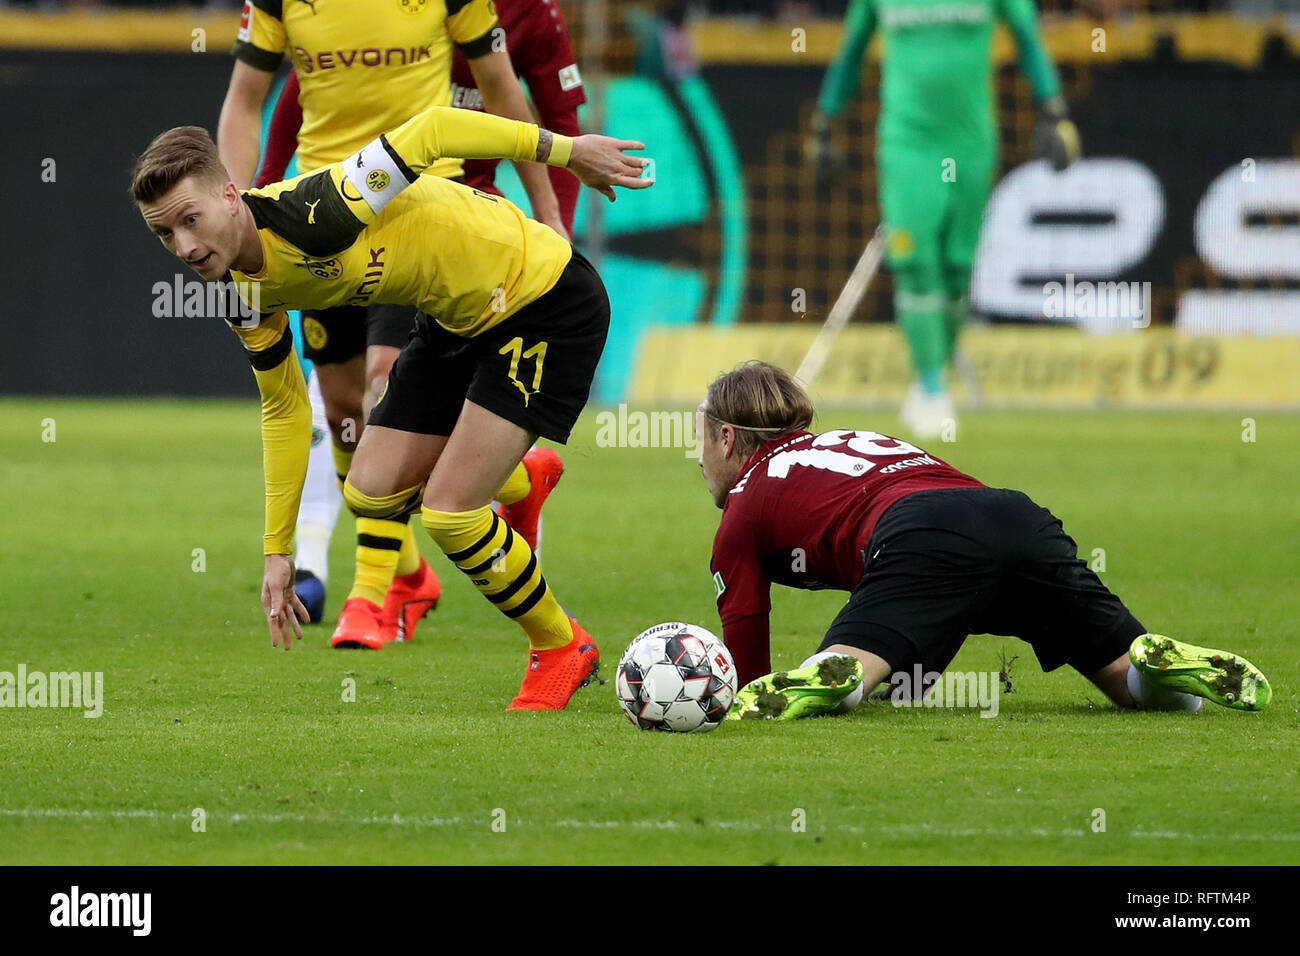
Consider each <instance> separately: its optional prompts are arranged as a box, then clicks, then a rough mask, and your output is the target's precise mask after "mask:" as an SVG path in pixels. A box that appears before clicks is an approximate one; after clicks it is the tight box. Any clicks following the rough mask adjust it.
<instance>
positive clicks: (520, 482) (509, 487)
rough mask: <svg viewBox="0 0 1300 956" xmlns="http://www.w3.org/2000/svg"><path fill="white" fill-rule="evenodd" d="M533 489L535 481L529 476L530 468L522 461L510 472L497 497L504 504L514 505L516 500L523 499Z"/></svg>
mask: <svg viewBox="0 0 1300 956" xmlns="http://www.w3.org/2000/svg"><path fill="white" fill-rule="evenodd" d="M532 490H533V481H532V479H531V478H529V477H528V469H527V468H525V467H524V463H523V462H522V461H521V462H520V463H519V464H517V465H515V470H514V471H512V472H510V477H509V478H507V479H506V482H505V484H503V485H502V486H501V488H500V489H499V490H498V491H497V494H496V499H497V501H499V502H501V503H502V504H503V505H512V504H514V503H515V502H516V501H523V500H524V499H525V498H527V497H528V493H529V492H530V491H532Z"/></svg>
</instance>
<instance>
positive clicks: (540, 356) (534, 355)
mask: <svg viewBox="0 0 1300 956" xmlns="http://www.w3.org/2000/svg"><path fill="white" fill-rule="evenodd" d="M497 352H498V354H500V355H509V356H510V372H509V375H510V381H512V382H514V383H515V387H516V388H517V389H519V391H521V392H522V393H523V395H524V407H525V408H527V407H528V400H529V399H530V398H532V397H533V396H534V395H536V394H537V393H538V392H539V391H541V388H542V363H543V362H545V361H546V343H545V342H538V343H537V344H536V345H534V346H533V347H532V348H530V349H528V350H527V351H525V350H524V340H523V339H522V338H520V337H519V336H517V335H516V336H515V337H514V338H513V339H511V340H510V341H509V342H507V343H506V344H505V345H503V346H501V348H500V349H498V350H497ZM521 359H532V360H533V387H532V390H531V391H529V389H528V386H526V385H524V383H523V382H521V381H519V362H520V360H521Z"/></svg>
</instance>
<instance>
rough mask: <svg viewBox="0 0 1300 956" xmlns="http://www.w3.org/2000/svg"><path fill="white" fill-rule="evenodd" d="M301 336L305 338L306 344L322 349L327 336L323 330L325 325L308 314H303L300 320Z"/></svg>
mask: <svg viewBox="0 0 1300 956" xmlns="http://www.w3.org/2000/svg"><path fill="white" fill-rule="evenodd" d="M302 337H303V338H305V339H306V340H307V344H308V345H310V346H311V347H312V348H314V349H323V348H324V347H325V340H326V339H328V338H329V335H328V333H326V331H325V326H323V325H321V324H320V322H318V321H316V319H314V318H312V317H311V316H310V315H307V316H303V320H302Z"/></svg>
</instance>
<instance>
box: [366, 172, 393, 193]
mask: <svg viewBox="0 0 1300 956" xmlns="http://www.w3.org/2000/svg"><path fill="white" fill-rule="evenodd" d="M366 185H367V186H369V187H370V188H371V189H372V190H374V191H375V192H377V193H381V192H383V191H384V189H385V188H386V187H387V186H388V173H386V172H384V171H383V170H382V169H372V170H370V172H368V173H367V174H366Z"/></svg>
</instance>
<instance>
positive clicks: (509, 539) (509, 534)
mask: <svg viewBox="0 0 1300 956" xmlns="http://www.w3.org/2000/svg"><path fill="white" fill-rule="evenodd" d="M514 543H515V533H514V531H512V530H511V529H510V525H506V540H505V542H504V543H503V544H502V545H501V547H499V548H497V549H496V550H495V551H493V552H492V556H491V557H490V558H488V559H487V560H486V561H484V562H483V563H482V564H476V565H474V567H472V568H461V570H462V571H464V572H465V573H466V574H468V575H470V576H471V577H472V576H473V575H475V574H482V573H483V572H484V571H486V570H487V569H488V568H490V567H492V565H494V564H495V563H496V560H497V556H498V555H501V554H509V553H510V547H511V545H513V544H514ZM457 567H460V566H459V565H457Z"/></svg>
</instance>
